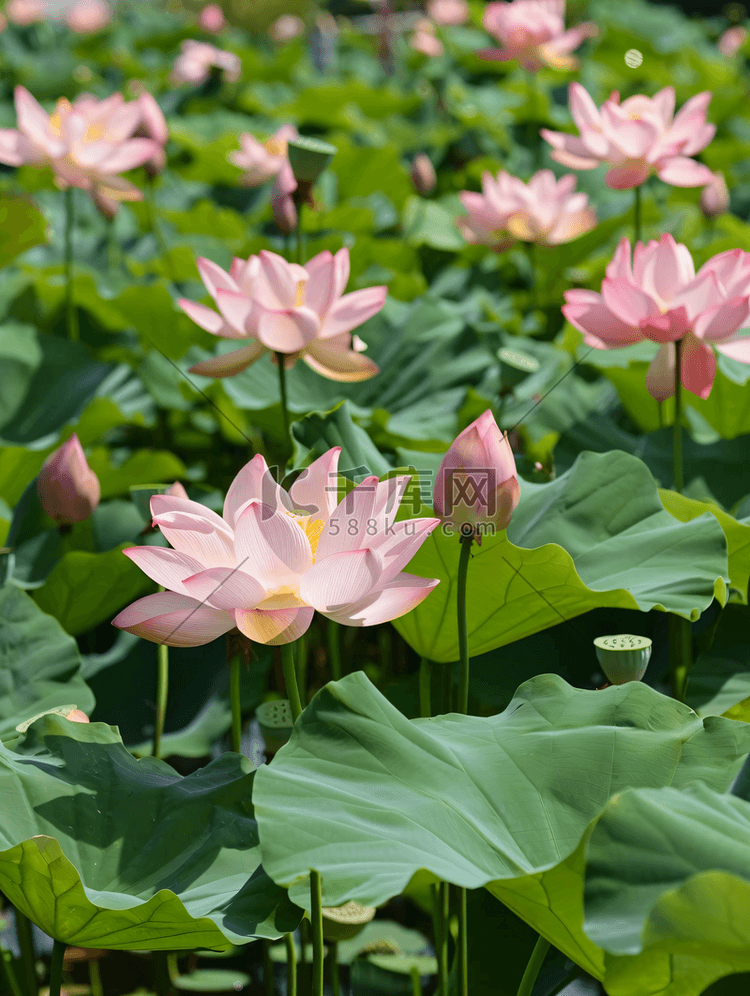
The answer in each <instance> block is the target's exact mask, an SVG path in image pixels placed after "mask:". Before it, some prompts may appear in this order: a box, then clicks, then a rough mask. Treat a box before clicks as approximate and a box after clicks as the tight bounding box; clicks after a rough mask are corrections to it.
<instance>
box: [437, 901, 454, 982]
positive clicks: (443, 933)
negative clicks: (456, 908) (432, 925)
mask: <svg viewBox="0 0 750 996" xmlns="http://www.w3.org/2000/svg"><path fill="white" fill-rule="evenodd" d="M450 913H451V910H450V891H449V888H448V883H447V882H441V883H440V909H439V916H440V951H439V952H438V966H439V970H438V977H440V976H442V978H443V989H442V996H448V990H449V988H450V983H449V979H450V967H449V964H448V938H449V935H450V927H449V924H450Z"/></svg>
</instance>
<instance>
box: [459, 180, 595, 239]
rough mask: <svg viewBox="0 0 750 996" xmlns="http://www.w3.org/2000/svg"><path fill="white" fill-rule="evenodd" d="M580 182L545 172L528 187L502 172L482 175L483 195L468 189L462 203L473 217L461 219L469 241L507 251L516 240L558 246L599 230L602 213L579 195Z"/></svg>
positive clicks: (460, 223) (462, 227) (461, 227)
mask: <svg viewBox="0 0 750 996" xmlns="http://www.w3.org/2000/svg"><path fill="white" fill-rule="evenodd" d="M575 185H576V178H575V176H573V174H572V173H568V174H567V175H566V176H563V177H562V178H561V179H560V180H556V179H555V175H554V173H553V172H552V171H551V170H548V169H543V170H540V171H539V172H538V173H535V174H534V176H532V178H531V179H530V180H529V182H528V184H526V183H524V182H523V181H522V180H519V179H518V178H517V177H515V176H511V175H510V174H509V173H506V172H505V171H503V170H501V171H500V172H499V173H498V174H497V177H496V178H495V177H493V176H492V174H491V173H489V172H486V171H485V172H484V173H483V174H482V193H481V194H477V193H474V192H473V191H470V190H464V191H462V192H461V193H460V194H459V197H460V198H461V203H462V204H463V206H464V207H465V208H466V210H467V211H468V212H469V217H468V218H458V219H457V223H458V227H459V230H460V232H461V234H462V235H463V237H464V238H465V239H466V240H467V242H472V243H478V244H481V245H487V246H490V247H491V248H493V249H495V250H496V251H498V252H499V251H502V250H503V249H507V248H508V247H509V246H510V245H511V244H512V242H513V240H515V239H520V240H521V241H522V242H535V243H537V244H538V245H543V246H557V245H560V244H562V243H564V242H570V241H572V240H573V239H577V238H578V237H579V236H580V235H583V234H584V233H585V232H588V231H590V230H591V229H592V228H594V227H595V226H596V223H597V218H596V212H595V211H594V209H593V208H592V207H590V206H589V203H588V197H587V196H586V194H582V193H574V188H575Z"/></svg>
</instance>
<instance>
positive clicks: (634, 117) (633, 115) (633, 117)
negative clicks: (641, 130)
mask: <svg viewBox="0 0 750 996" xmlns="http://www.w3.org/2000/svg"><path fill="white" fill-rule="evenodd" d="M629 117H630V120H631V121H640V120H641V115H640V114H639V113H638V112H637V111H631V112H630V115H629Z"/></svg>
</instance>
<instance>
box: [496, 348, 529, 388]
mask: <svg viewBox="0 0 750 996" xmlns="http://www.w3.org/2000/svg"><path fill="white" fill-rule="evenodd" d="M497 357H498V359H499V360H500V377H501V378H502V382H503V387H517V386H518V384H520V383H521V382H522V381H524V380H526V378H527V377H530V376H531V374H533V373H536V372H537V370H538V369H539V360H537V359H535V358H534V357H533V356H529V354H528V353H523V352H521V350H520V349H511V348H510V347H509V346H506V347H505V348H504V349H499V350H498V353H497Z"/></svg>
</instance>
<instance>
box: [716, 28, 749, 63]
mask: <svg viewBox="0 0 750 996" xmlns="http://www.w3.org/2000/svg"><path fill="white" fill-rule="evenodd" d="M746 38H747V28H743V27H742V25H741V24H735V26H734V27H733V28H727V30H726V31H725V32H724V34H723V35H722V36H721V38H719V41H718V46H719V51H720V52H721V54H722V55H723V56H725V57H726V58H727V59H731V57H732V56H733V55H734V54H735V52H736V51H737V50H738V49H739V48H741V47H742V45H743V44H744V42H745V39H746Z"/></svg>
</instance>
